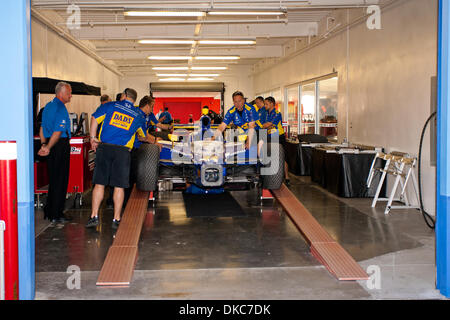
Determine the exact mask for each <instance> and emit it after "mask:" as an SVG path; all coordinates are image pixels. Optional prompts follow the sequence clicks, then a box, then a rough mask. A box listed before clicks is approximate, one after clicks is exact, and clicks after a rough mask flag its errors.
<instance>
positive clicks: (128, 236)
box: [97, 186, 149, 287]
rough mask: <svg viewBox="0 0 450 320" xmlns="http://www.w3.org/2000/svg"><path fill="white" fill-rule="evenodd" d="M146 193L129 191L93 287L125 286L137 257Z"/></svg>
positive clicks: (135, 190) (130, 276)
mask: <svg viewBox="0 0 450 320" xmlns="http://www.w3.org/2000/svg"><path fill="white" fill-rule="evenodd" d="M148 196H149V193H148V192H142V191H138V190H137V189H136V186H135V187H134V188H133V191H132V192H131V195H130V199H129V200H128V203H127V206H126V208H125V212H124V213H123V217H122V219H121V222H120V225H119V229H118V230H117V233H116V237H115V239H114V242H113V244H112V246H111V248H109V251H108V254H107V256H106V259H105V262H104V263H103V267H102V270H101V271H100V275H99V277H98V279H97V286H115V287H120V286H129V285H130V283H131V278H132V277H133V271H134V267H135V265H136V261H137V256H138V243H139V237H140V235H141V229H142V225H143V223H144V220H145V216H146V214H147V205H148V199H149V197H148Z"/></svg>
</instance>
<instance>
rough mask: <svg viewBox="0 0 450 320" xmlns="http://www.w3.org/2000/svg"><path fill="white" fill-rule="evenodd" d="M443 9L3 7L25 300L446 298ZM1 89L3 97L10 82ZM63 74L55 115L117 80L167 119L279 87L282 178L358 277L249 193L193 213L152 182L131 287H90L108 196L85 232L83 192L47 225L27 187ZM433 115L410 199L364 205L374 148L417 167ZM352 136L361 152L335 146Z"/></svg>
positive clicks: (224, 107) (178, 4)
mask: <svg viewBox="0 0 450 320" xmlns="http://www.w3.org/2000/svg"><path fill="white" fill-rule="evenodd" d="M444 2H445V1H438V0H425V1H424V0H380V1H378V0H372V1H368V0H329V1H328V0H326V1H324V0H310V1H293V0H292V1H291V0H282V1H269V0H256V1H234V0H211V1H189V0H186V1H170V0H169V1H126V2H125V1H117V0H110V1H94V0H79V1H63V0H31V2H29V1H26V0H20V1H7V3H8V4H7V6H10V10H5V11H7V12H9V15H10V16H11V17H9V18H7V17H6V15H5V13H1V16H2V17H5V19H4V20H5V22H4V23H5V24H3V28H0V29H3V30H2V31H1V32H2V36H4V37H3V38H4V39H6V40H8V39H13V38H14V35H13V34H9V33H14V32H12V31H11V29H9V31H8V30H7V28H6V23H15V24H14V25H19V26H22V27H20V28H19V27H18V30H19V29H20V30H19V31H18V32H21V34H20V37H19V38H20V39H23V41H22V40H21V41H19V42H20V43H21V44H20V46H18V47H19V48H18V49H17V50H22V51H23V52H25V54H20V55H18V54H17V53H14V52H11V53H8V54H10V55H11V56H10V58H11V59H12V61H13V62H14V63H13V65H16V66H17V65H19V66H20V65H21V68H24V66H23V62H20V61H17V59H19V58H14V55H15V56H24V57H23V59H25V61H29V62H30V64H29V66H26V67H25V71H24V72H23V75H17V76H15V78H14V79H15V81H17V83H19V85H18V87H19V86H21V87H23V88H21V89H20V90H22V91H20V90H19V89H17V90H19V91H14V93H15V94H17V95H19V94H20V95H21V96H24V97H25V96H27V97H28V96H29V98H27V99H18V100H24V101H21V102H20V105H22V104H23V105H24V107H23V109H24V110H25V109H26V110H28V111H23V110H19V111H17V112H16V113H15V111H14V110H13V111H8V113H7V114H6V115H10V114H11V118H12V119H13V120H14V119H21V120H20V121H21V123H24V122H25V124H26V125H25V126H24V127H26V129H24V130H23V131H20V132H21V133H16V132H17V130H19V129H17V128H15V127H13V124H6V126H5V128H0V140H17V141H18V142H21V141H28V142H26V143H25V144H26V145H25V147H24V148H23V149H21V147H18V168H20V167H21V166H23V168H26V169H23V170H20V169H18V199H19V200H18V201H19V222H18V223H19V230H21V231H20V232H19V233H20V235H19V250H22V253H20V254H19V294H20V299H24V300H28V299H37V300H58V299H81V300H83V299H86V300H95V299H206V300H208V299H227V300H228V299H233V300H234V299H236V300H244V299H253V300H259V299H273V300H303V299H305V300H309V299H312V300H328V299H345V300H347V299H349V300H351V299H358V300H359V299H364V300H371V299H446V298H449V297H450V295H449V292H450V281H449V279H450V277H449V273H450V268H449V267H448V260H449V254H448V251H449V250H448V244H449V243H450V242H449V231H450V229H449V225H448V224H449V222H448V218H447V217H448V210H447V204H446V203H447V201H448V196H447V195H446V190H447V189H446V188H447V185H448V177H447V175H446V172H447V171H446V170H447V167H448V160H447V159H446V158H445V156H446V155H445V153H446V152H447V151H446V150H448V149H447V148H446V143H447V140H446V137H447V136H448V132H447V131H446V128H447V125H446V124H445V123H446V121H447V120H446V119H447V118H446V117H447V111H446V109H445V108H448V105H447V104H446V103H447V102H445V101H446V98H445V97H446V94H447V93H446V92H447V87H446V85H447V82H446V81H447V78H446V76H445V75H448V71H449V70H448V66H447V65H446V64H443V65H440V64H439V59H440V58H441V59H443V60H442V61H445V59H446V58H447V59H448V52H447V51H446V50H445V48H446V47H445V46H446V45H447V46H448V43H449V42H448V39H446V38H445V37H448V31H449V30H446V31H445V28H447V27H448V25H446V24H445V23H443V22H442V21H447V20H445V19H448V18H449V14H448V12H447V11H448V10H449V8H447V7H446V6H448V4H446V5H444V4H442V3H444ZM27 4H28V5H27ZM440 4H441V5H440ZM446 10H447V11H446ZM155 12H158V13H160V14H158V15H156V14H154V13H155ZM143 13H147V14H143ZM149 13H153V15H152V14H149ZM161 13H163V14H161ZM168 13H172V14H168ZM27 17H28V19H29V21H28V20H27ZM1 20H2V19H0V21H1ZM13 20H14V21H16V22H11V21H13ZM27 21H28V22H27ZM439 22H441V23H439ZM447 22H448V21H447ZM27 23H28V27H29V30H28V29H27V28H25V27H24V26H26V25H27ZM440 28H441V29H440ZM30 31H31V33H30ZM440 31H442V32H441V33H440ZM27 35H28V36H27ZM28 38H29V39H28ZM27 39H28V40H27ZM208 41H209V42H208ZM27 44H28V46H29V48H28V49H27V48H26V46H27ZM22 46H23V47H24V48H22ZM447 49H448V48H447ZM14 50H16V49H14ZM14 50H13V51H14ZM27 50H28V51H27ZM27 52H28V53H29V57H28V58H27V57H26V56H27V54H26V53H27ZM26 59H29V60H26ZM440 66H441V67H440ZM5 68H6V67H5ZM440 68H442V69H440ZM445 68H447V69H445ZM5 70H6V69H5ZM26 70H28V71H26ZM6 72H10V74H15V73H14V71H13V70H12V69H11V70H10V69H7V71H6ZM27 72H28V74H29V77H28V76H27ZM439 74H441V75H444V76H442V77H441V78H439ZM22 76H23V77H24V78H23V79H22V78H20V77H22ZM31 77H32V78H31ZM16 78H17V79H16ZM1 81H2V82H1V84H2V85H1V87H2V88H3V89H4V90H7V88H9V87H10V86H11V83H8V81H7V80H5V79H3V80H1ZM57 81H67V82H70V83H73V87H74V88H75V87H76V88H78V89H77V90H76V91H74V94H73V98H72V102H71V103H69V104H67V109H68V111H69V112H71V113H76V114H77V115H78V117H80V116H81V114H82V113H85V114H86V116H87V119H90V116H91V114H92V113H93V112H94V111H95V110H96V108H97V107H98V106H99V104H100V95H103V94H107V95H109V96H110V97H111V98H112V99H113V100H115V97H116V94H117V93H120V92H123V90H124V89H125V88H133V89H135V90H136V91H137V92H138V99H140V98H141V97H143V96H145V95H149V94H150V93H151V94H152V95H153V96H154V97H155V100H156V103H155V107H154V113H155V114H156V113H157V112H158V111H159V110H161V109H163V108H164V107H169V109H170V110H176V111H174V113H175V115H176V117H174V118H175V120H176V121H175V123H178V124H187V121H188V119H189V115H190V114H193V117H194V120H198V118H199V117H200V115H201V114H200V113H201V107H203V106H204V105H208V106H210V108H211V109H213V110H215V111H216V112H218V113H220V114H222V115H223V114H224V113H226V112H227V111H228V110H229V109H230V108H231V107H232V106H233V100H232V94H233V92H235V91H238V90H239V91H242V92H243V93H244V94H245V96H246V98H247V102H251V101H253V100H254V99H255V98H256V97H258V96H263V97H264V98H266V97H269V96H273V97H274V98H275V100H276V107H277V110H278V111H279V112H281V114H282V117H283V122H284V126H285V128H286V129H287V131H286V135H287V138H288V140H289V141H288V145H289V149H288V150H289V152H288V153H287V154H286V161H287V162H288V164H289V171H290V173H289V178H290V185H289V186H288V187H287V188H288V189H289V190H290V192H292V194H294V195H295V197H296V198H297V199H298V200H300V202H301V203H302V204H303V205H304V206H305V208H306V209H307V210H308V211H309V213H310V214H311V215H312V216H313V217H314V218H315V220H317V222H318V223H319V224H320V225H321V226H322V227H323V229H324V230H326V232H328V233H329V235H331V237H332V238H333V239H334V240H335V241H336V242H338V243H339V244H340V245H341V246H342V247H343V248H344V249H345V250H346V252H348V254H349V255H350V256H351V257H353V259H354V260H355V261H356V262H357V263H358V264H359V265H360V266H361V268H362V269H363V270H364V271H366V272H367V274H368V275H369V276H370V277H371V278H370V280H368V281H366V280H359V281H339V280H338V279H336V277H335V276H333V274H332V273H330V272H329V270H327V268H326V267H325V266H324V265H323V264H322V263H321V262H320V261H318V260H317V259H316V258H315V257H314V256H313V255H312V254H311V251H310V246H309V244H308V242H307V241H306V240H305V238H304V237H303V235H302V234H301V232H299V230H298V228H297V226H296V224H295V223H294V222H293V221H292V219H291V218H290V216H289V215H288V214H287V213H286V210H285V209H284V208H283V206H282V205H281V204H280V203H279V202H278V201H277V200H276V199H275V198H271V199H265V200H262V199H261V194H260V193H259V191H258V190H256V189H251V190H245V191H231V192H227V193H226V194H225V195H226V196H225V197H223V198H222V199H219V198H217V199H219V200H217V202H215V201H214V199H215V198H214V197H212V198H211V199H208V198H207V197H208V196H202V197H198V198H196V201H197V202H198V205H195V204H192V202H191V203H189V202H188V201H187V199H186V197H185V196H184V195H183V192H181V191H176V190H167V191H166V190H164V185H163V184H162V183H161V184H160V189H161V190H160V191H159V192H158V193H156V194H155V196H156V199H155V200H153V201H151V202H150V203H149V207H148V210H147V212H146V215H145V219H144V221H143V227H142V231H141V234H140V238H139V244H138V251H139V253H138V259H137V261H136V264H135V267H134V273H133V277H132V282H131V284H130V285H129V286H126V287H122V288H110V287H102V286H98V285H97V284H96V281H97V279H98V277H99V273H100V270H101V269H102V266H103V264H104V262H105V258H106V256H107V253H108V250H109V248H110V247H111V245H112V244H113V241H114V239H115V235H116V231H115V230H113V229H112V228H111V220H112V218H113V209H112V208H111V207H110V206H108V204H107V202H106V198H108V195H107V193H105V200H104V201H103V203H102V207H101V209H100V225H99V226H98V228H97V229H95V230H90V229H86V228H85V224H86V222H87V220H88V219H89V216H90V213H91V188H90V185H88V186H86V187H84V188H82V189H80V190H74V192H73V193H70V194H68V197H67V201H66V208H67V211H66V213H65V214H66V215H67V216H70V217H72V218H73V220H72V221H70V222H68V223H66V224H56V225H55V224H51V223H50V222H49V221H48V220H44V218H43V214H44V213H43V210H42V205H43V204H42V202H45V191H42V190H41V189H42V187H44V189H45V183H42V184H43V185H37V183H38V181H42V179H44V180H45V177H42V176H43V175H44V176H45V173H43V172H42V171H40V173H36V171H34V172H33V170H36V167H37V166H39V165H40V166H41V169H39V170H44V169H43V168H44V167H45V164H42V163H41V164H35V166H34V167H33V163H35V162H36V160H35V159H33V158H34V155H33V152H32V151H30V150H32V148H33V143H32V136H33V131H35V128H34V126H35V125H33V119H34V118H35V117H36V116H37V113H38V112H39V109H40V108H42V107H43V106H45V104H46V103H47V102H48V101H50V100H51V99H52V98H53V97H54V94H53V93H52V91H51V89H52V85H53V86H54V84H56V82H57ZM31 82H32V84H33V88H32V89H31ZM23 83H27V84H29V85H23ZM76 84H77V86H75V85H76ZM27 86H28V87H27ZM218 88H223V90H220V89H218ZM15 90H16V89H15ZM27 90H28V91H27ZM13 97H14V96H13ZM439 106H440V107H439ZM21 108H22V107H21ZM439 108H442V109H439ZM18 109H19V108H18ZM436 111H437V112H438V116H437V118H433V119H431V121H430V122H429V125H428V127H427V130H426V131H425V134H424V135H423V143H422V148H421V162H420V172H419V170H418V163H417V161H416V162H414V165H413V168H412V171H411V172H413V173H414V176H411V177H410V179H409V181H408V183H407V184H406V186H405V194H404V197H402V199H400V200H402V201H403V202H405V203H406V204H405V203H401V202H398V201H395V202H394V204H393V205H394V207H392V209H391V210H389V212H386V210H387V209H386V208H387V207H386V202H384V201H381V199H380V201H378V202H377V204H376V206H375V207H373V206H372V205H373V200H374V197H375V193H376V188H377V186H378V183H379V181H380V178H379V175H377V178H376V179H375V180H374V181H373V183H372V185H371V186H370V188H368V187H367V185H366V182H367V179H368V177H369V172H370V169H371V168H370V167H371V164H372V160H373V159H374V158H375V155H376V154H378V153H380V152H383V153H384V154H392V152H402V153H404V155H405V156H404V157H405V158H407V157H408V158H413V159H416V160H417V157H418V156H419V143H420V138H421V134H422V130H423V128H424V125H425V123H426V121H427V119H429V117H430V115H432V114H433V113H434V112H436ZM23 119H27V120H26V121H25V120H23ZM11 122H12V123H14V121H11ZM440 126H441V127H440ZM20 130H21V129H20ZM309 134H315V135H320V136H322V138H325V141H327V142H326V143H325V144H327V146H328V147H325V148H321V147H318V145H320V143H319V144H317V145H314V146H312V147H311V148H309V149H308V147H307V146H305V148H306V149H307V150H306V149H304V148H303V147H302V143H301V142H299V137H300V136H302V135H309ZM303 142H305V143H304V144H305V145H307V143H306V141H303ZM331 144H334V146H331V147H330V145H331ZM349 146H357V147H358V151H355V152H352V153H348V154H346V153H340V150H339V149H348V148H349ZM316 147H317V148H318V149H320V150H316ZM336 147H338V149H336ZM354 150H356V149H354ZM360 151H361V152H360ZM363 151H366V152H363ZM360 153H361V155H365V156H366V157H360ZM21 155H22V159H21ZM24 155H26V156H24ZM406 155H408V156H406ZM337 158H339V162H333V161H338V160H336V159H337ZM363 158H364V160H361V159H363ZM327 159H330V160H329V161H330V162H329V163H327V162H326V161H328V160H327ZM342 159H344V160H342ZM345 159H347V160H345ZM385 160H386V159H385ZM308 161H309V163H310V164H312V167H311V165H308V163H306V162H308ZM320 161H321V162H320ZM319 162H320V166H319V165H318V163H319ZM39 170H38V171H39ZM327 170H328V171H327ZM339 170H341V171H339ZM336 172H340V173H336ZM404 172H406V169H405V171H404ZM396 177H397V176H394V175H390V174H388V175H387V178H386V181H385V184H384V185H383V184H381V185H380V186H383V188H382V189H381V192H380V198H388V197H389V196H390V194H391V192H392V190H393V189H394V188H397V190H399V191H400V190H401V189H402V187H403V184H401V185H398V186H397V183H398V182H397V183H396ZM405 178H406V176H405ZM414 178H417V179H418V180H419V181H418V183H419V184H420V186H421V192H420V196H421V197H422V199H423V211H425V212H426V213H428V214H429V215H430V216H431V217H432V219H436V217H437V218H438V219H437V222H436V230H434V229H431V228H430V227H429V226H427V223H426V221H427V222H428V223H429V224H430V221H432V219H430V218H427V220H426V221H425V220H424V216H423V214H422V211H421V210H420V206H421V203H420V199H419V198H420V197H419V196H418V195H419V190H416V188H415V186H414ZM33 186H34V187H33ZM32 189H34V190H32ZM38 189H39V190H38ZM21 190H25V191H21ZM27 190H28V191H27ZM31 190H32V191H31ZM399 191H397V193H396V198H398V196H399V193H400V192H399ZM28 193H29V194H28ZM405 199H406V200H405ZM446 199H447V200H446ZM21 203H22V204H25V203H28V204H30V203H31V204H30V206H31V207H26V205H22V207H21ZM211 206H216V208H211ZM395 206H399V207H400V206H407V207H408V208H397V207H395ZM21 210H22V211H21ZM27 210H28V211H27ZM23 212H25V213H23ZM21 214H22V215H26V218H21ZM27 228H28V229H27ZM27 250H28V251H27ZM70 266H77V267H79V269H80V270H81V273H80V275H81V283H80V288H76V289H73V288H72V289H71V288H69V287H70V286H68V284H67V281H68V277H69V276H70V274H69V273H68V268H69V267H70Z"/></svg>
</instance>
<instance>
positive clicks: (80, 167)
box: [34, 136, 95, 208]
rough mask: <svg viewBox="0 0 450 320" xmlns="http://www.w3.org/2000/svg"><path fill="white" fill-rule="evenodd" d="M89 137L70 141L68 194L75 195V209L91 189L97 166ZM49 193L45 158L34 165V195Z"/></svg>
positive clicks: (74, 138) (75, 138)
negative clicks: (84, 194)
mask: <svg viewBox="0 0 450 320" xmlns="http://www.w3.org/2000/svg"><path fill="white" fill-rule="evenodd" d="M36 139H37V140H39V138H35V140H36ZM90 149H91V144H90V142H89V137H87V136H84V137H73V138H71V139H70V172H69V184H68V186H67V193H68V194H75V208H78V207H81V205H82V204H83V193H84V192H86V191H88V190H89V189H90V188H91V182H92V175H93V172H94V166H95V152H94V151H92V150H90ZM47 192H48V175H47V163H46V162H45V158H42V157H41V160H40V161H36V162H35V163H34V193H35V194H37V195H38V206H39V194H42V193H47Z"/></svg>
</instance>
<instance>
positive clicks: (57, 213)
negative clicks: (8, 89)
mask: <svg viewBox="0 0 450 320" xmlns="http://www.w3.org/2000/svg"><path fill="white" fill-rule="evenodd" d="M55 93H56V97H55V98H54V99H53V100H52V101H51V102H49V103H47V105H46V106H45V108H44V111H43V113H42V124H41V128H40V131H39V136H40V138H41V144H42V146H41V149H40V150H39V152H38V155H40V156H43V157H46V156H48V159H47V167H48V175H49V186H48V196H47V203H46V205H45V208H44V218H45V219H49V220H50V221H52V223H65V222H67V221H68V220H69V219H68V218H66V217H65V216H64V214H63V211H64V204H65V201H66V193H67V185H68V183H69V166H70V138H71V132H70V120H69V113H68V112H67V109H66V106H65V104H66V103H69V102H70V100H71V98H72V88H71V86H70V85H69V84H68V83H65V82H59V83H58V84H57V85H56V88H55Z"/></svg>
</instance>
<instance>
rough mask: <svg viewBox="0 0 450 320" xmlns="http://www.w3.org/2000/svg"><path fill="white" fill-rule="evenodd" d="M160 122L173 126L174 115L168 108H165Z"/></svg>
mask: <svg viewBox="0 0 450 320" xmlns="http://www.w3.org/2000/svg"><path fill="white" fill-rule="evenodd" d="M158 120H159V122H161V123H162V124H172V122H173V119H172V115H171V114H170V112H169V108H167V107H165V108H164V112H163V113H161V114H160V116H159V118H158Z"/></svg>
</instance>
